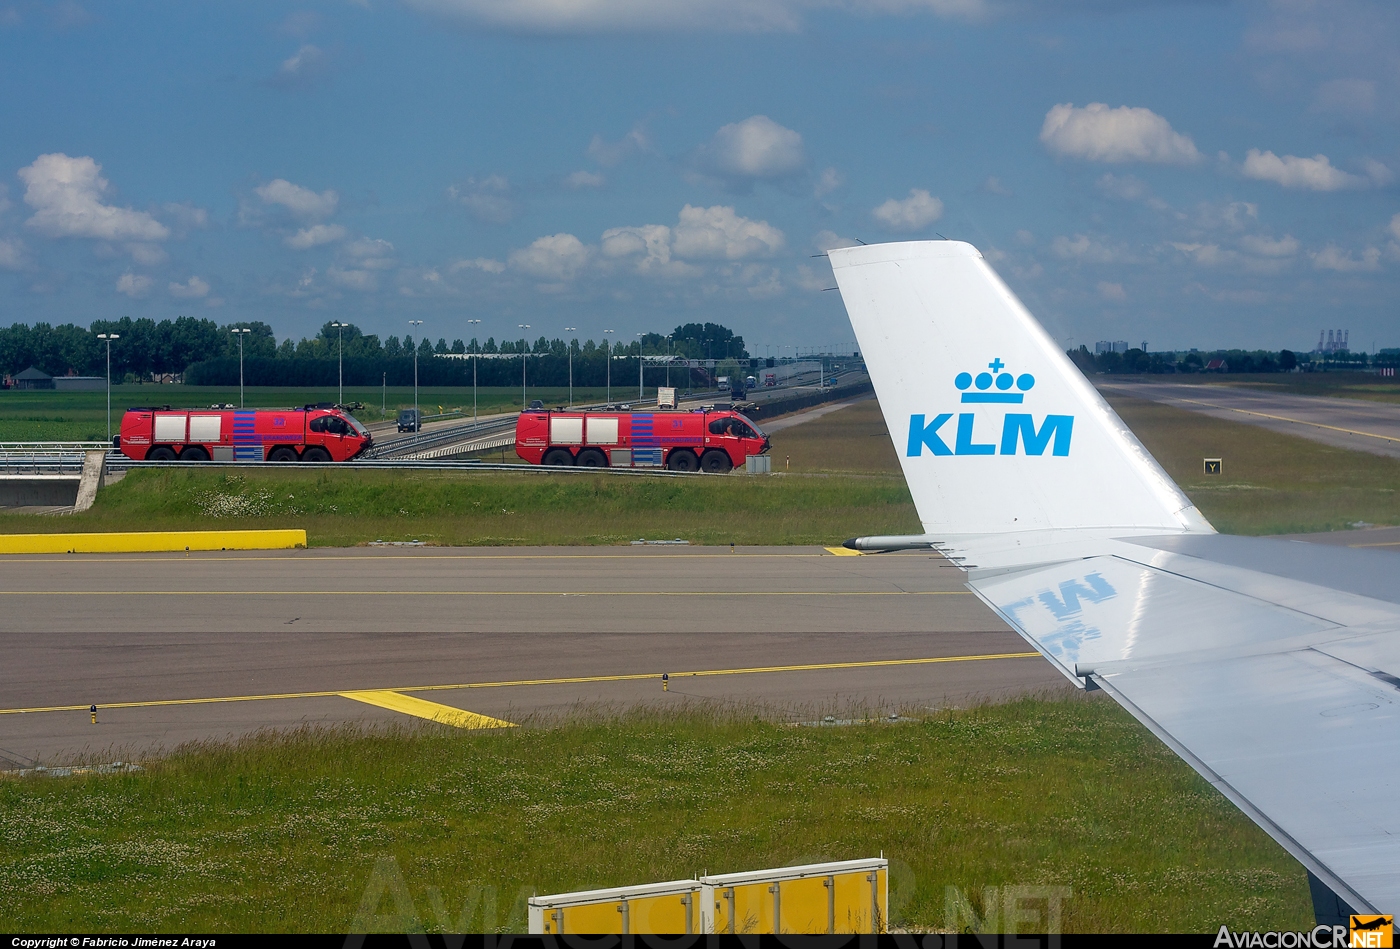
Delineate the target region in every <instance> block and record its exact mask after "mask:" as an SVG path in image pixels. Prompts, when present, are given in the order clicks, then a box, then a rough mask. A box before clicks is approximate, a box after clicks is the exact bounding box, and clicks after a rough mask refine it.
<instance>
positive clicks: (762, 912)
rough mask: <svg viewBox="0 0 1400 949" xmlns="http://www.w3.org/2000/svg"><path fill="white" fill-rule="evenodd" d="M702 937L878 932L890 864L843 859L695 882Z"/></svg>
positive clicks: (883, 923)
mask: <svg viewBox="0 0 1400 949" xmlns="http://www.w3.org/2000/svg"><path fill="white" fill-rule="evenodd" d="M700 883H701V886H702V892H701V926H702V927H704V931H705V932H707V933H882V932H885V931H886V927H887V923H888V920H889V863H888V861H886V860H883V859H871V860H843V861H840V862H837V863H814V864H808V865H806V866H799V867H779V868H777V869H773V870H754V871H751V872H748V873H728V874H723V875H718V876H703V877H701V878H700Z"/></svg>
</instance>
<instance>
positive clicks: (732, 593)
mask: <svg viewBox="0 0 1400 949" xmlns="http://www.w3.org/2000/svg"><path fill="white" fill-rule="evenodd" d="M971 595H972V594H971V593H970V592H968V591H967V590H852V591H849V592H844V593H843V592H840V591H836V590H812V591H802V590H776V591H765V590H748V591H744V590H694V591H686V590H655V591H646V590H618V591H613V592H608V591H600V590H584V591H578V592H574V591H569V590H0V596H533V597H541V596H593V597H598V596H722V597H725V598H726V599H733V598H734V597H738V596H971Z"/></svg>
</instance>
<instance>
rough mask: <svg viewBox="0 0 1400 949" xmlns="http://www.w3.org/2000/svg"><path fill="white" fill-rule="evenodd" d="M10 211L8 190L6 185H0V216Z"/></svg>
mask: <svg viewBox="0 0 1400 949" xmlns="http://www.w3.org/2000/svg"><path fill="white" fill-rule="evenodd" d="M8 210H10V189H9V186H8V185H0V214H4V213H5V212H6V211H8Z"/></svg>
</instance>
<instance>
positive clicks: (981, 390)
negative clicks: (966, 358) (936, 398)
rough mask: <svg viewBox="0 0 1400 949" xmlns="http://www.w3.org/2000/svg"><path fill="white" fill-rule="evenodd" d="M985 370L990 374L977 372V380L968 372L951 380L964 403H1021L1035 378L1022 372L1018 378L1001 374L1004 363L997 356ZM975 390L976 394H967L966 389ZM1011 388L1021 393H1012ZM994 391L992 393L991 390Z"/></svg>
mask: <svg viewBox="0 0 1400 949" xmlns="http://www.w3.org/2000/svg"><path fill="white" fill-rule="evenodd" d="M987 368H988V369H990V370H991V372H979V373H978V374H977V378H975V379H974V378H973V376H972V373H970V372H960V373H958V374H957V376H956V377H954V379H953V385H955V386H957V387H958V388H959V389H961V390H962V400H963V401H964V402H1013V403H1017V404H1019V403H1021V402H1023V401H1025V398H1026V395H1025V394H1026V393H1027V392H1029V391H1030V390H1031V389H1032V388H1034V386H1035V376H1033V375H1031V374H1030V373H1029V372H1023V373H1021V374H1020V375H1019V376H1017V375H1013V374H1012V373H1010V372H1005V373H1003V372H1002V370H1003V369H1005V368H1006V363H1004V362H1002V361H1001V357H1000V356H998V357H997V358H996V359H993V360H992V361H991V362H989V363H987ZM974 387H975V388H976V389H977V391H976V392H969V391H967V390H968V389H971V388H974ZM1012 387H1015V388H1017V389H1019V390H1021V391H1019V392H1012V391H1011V389H1012ZM994 389H995V390H996V391H992V390H994Z"/></svg>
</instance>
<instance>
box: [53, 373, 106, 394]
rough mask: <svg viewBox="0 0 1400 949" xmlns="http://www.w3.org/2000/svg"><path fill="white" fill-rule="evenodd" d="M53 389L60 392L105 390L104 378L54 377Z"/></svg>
mask: <svg viewBox="0 0 1400 949" xmlns="http://www.w3.org/2000/svg"><path fill="white" fill-rule="evenodd" d="M53 387H54V388H55V389H57V390H59V391H60V392H93V391H95V390H99V389H105V388H107V378H106V377H105V376H54V377H53Z"/></svg>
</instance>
